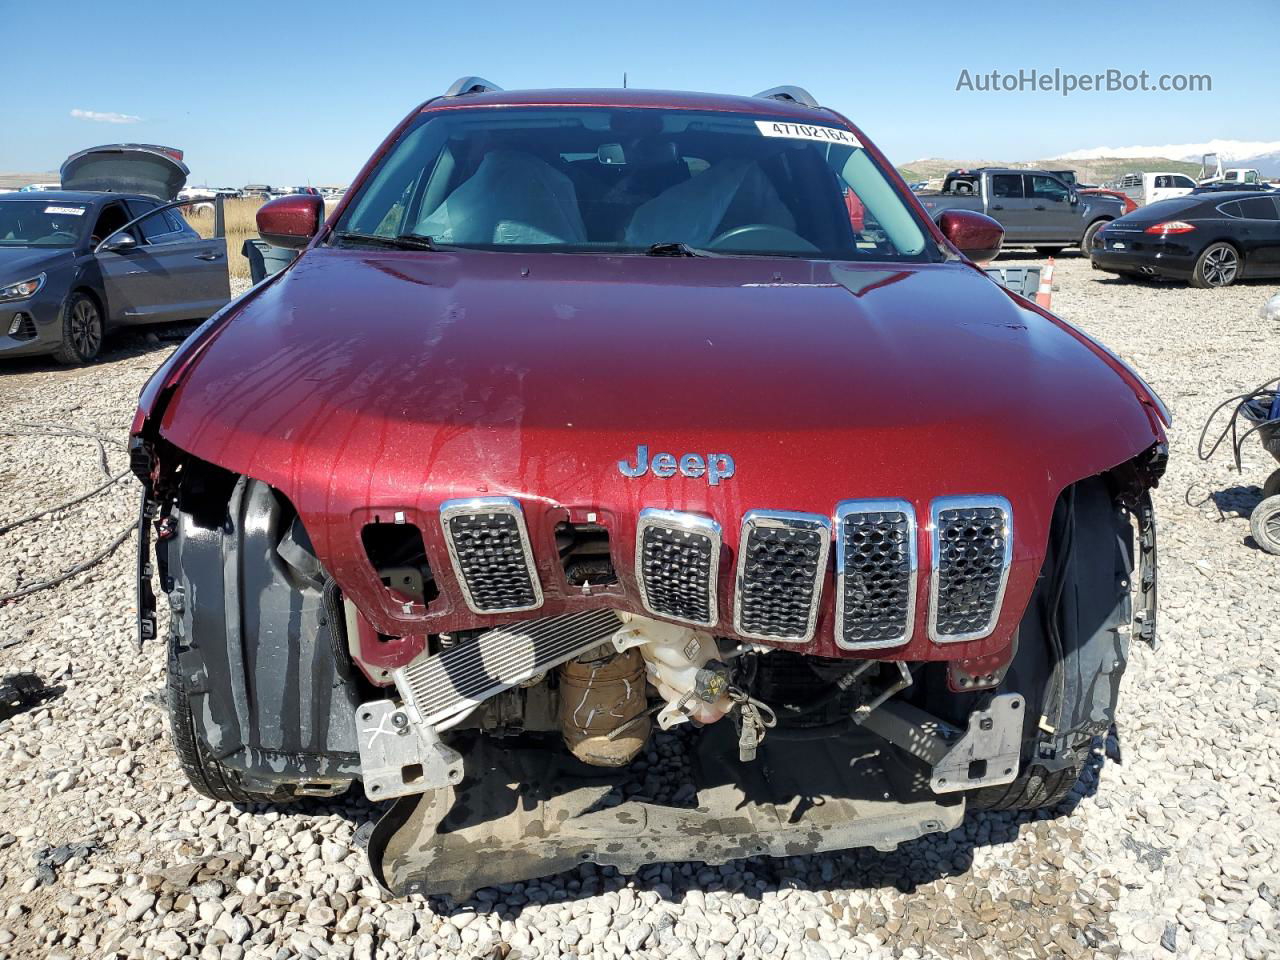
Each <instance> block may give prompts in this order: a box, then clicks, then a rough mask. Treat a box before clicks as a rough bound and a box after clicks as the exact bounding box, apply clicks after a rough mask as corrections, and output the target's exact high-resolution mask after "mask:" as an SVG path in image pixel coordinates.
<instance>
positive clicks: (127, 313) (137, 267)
mask: <svg viewBox="0 0 1280 960" xmlns="http://www.w3.org/2000/svg"><path fill="white" fill-rule="evenodd" d="M131 219H133V218H132V217H131V216H130V215H129V212H128V211H127V210H126V209H125V205H124V202H123V201H120V200H116V201H113V202H112V203H109V204H107V205H106V206H105V207H103V209H102V211H101V212H100V213H99V214H98V222H97V223H96V224H95V225H94V228H93V232H92V234H91V235H90V250H92V249H93V248H94V247H96V246H97V245H98V244H99V243H100V242H101V241H103V240H105V239H107V238H108V237H109V236H111V235H112V234H113V233H115V232H116V231H118V230H119V229H120V228H121V227H123V226H124V225H125V224H126V223H128V222H129V221H130V220H131ZM126 232H127V233H128V234H130V235H131V236H132V237H133V238H134V240H135V241H139V242H141V239H142V236H141V234H140V233H139V232H138V231H137V228H135V227H130V228H129V230H127V231H126ZM93 259H94V260H95V261H96V262H97V264H98V272H99V274H100V275H101V276H102V292H103V293H104V294H106V298H107V320H108V321H110V322H112V323H129V322H130V319H129V318H130V317H134V316H137V314H138V313H139V312H140V311H145V310H147V309H148V308H149V305H150V302H149V300H148V297H149V295H150V294H149V287H150V277H149V276H148V272H147V269H146V266H145V264H143V263H141V262H139V260H138V248H137V247H134V248H132V249H129V250H125V251H123V252H120V253H116V252H114V251H110V250H104V251H102V252H101V253H95V254H93Z"/></svg>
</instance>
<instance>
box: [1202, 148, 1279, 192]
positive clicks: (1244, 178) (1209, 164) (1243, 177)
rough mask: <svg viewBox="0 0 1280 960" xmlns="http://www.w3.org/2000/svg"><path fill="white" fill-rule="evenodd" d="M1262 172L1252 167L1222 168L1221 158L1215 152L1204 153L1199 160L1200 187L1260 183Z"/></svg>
mask: <svg viewBox="0 0 1280 960" xmlns="http://www.w3.org/2000/svg"><path fill="white" fill-rule="evenodd" d="M1262 180H1263V177H1262V174H1261V173H1259V172H1258V171H1257V170H1256V169H1255V168H1253V167H1228V168H1226V169H1223V166H1222V159H1221V158H1220V157H1219V156H1218V155H1217V154H1216V153H1206V154H1205V155H1204V157H1203V158H1202V159H1201V161H1200V183H1199V185H1200V186H1202V187H1212V186H1217V185H1218V184H1231V185H1240V186H1247V185H1250V184H1255V183H1261V182H1262Z"/></svg>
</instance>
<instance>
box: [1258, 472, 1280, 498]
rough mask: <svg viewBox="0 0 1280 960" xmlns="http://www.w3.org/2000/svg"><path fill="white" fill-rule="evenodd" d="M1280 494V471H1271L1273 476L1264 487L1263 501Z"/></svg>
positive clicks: (1268, 478)
mask: <svg viewBox="0 0 1280 960" xmlns="http://www.w3.org/2000/svg"><path fill="white" fill-rule="evenodd" d="M1277 494H1280V470H1273V471H1271V476H1269V477H1267V482H1266V483H1264V484H1263V485H1262V499H1263V500H1265V499H1267V498H1268V497H1274V496H1276V495H1277Z"/></svg>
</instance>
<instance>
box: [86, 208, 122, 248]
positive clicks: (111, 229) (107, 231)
mask: <svg viewBox="0 0 1280 960" xmlns="http://www.w3.org/2000/svg"><path fill="white" fill-rule="evenodd" d="M131 219H132V218H131V217H130V216H129V215H128V214H127V213H125V210H124V207H123V206H122V205H121V204H118V203H110V204H107V206H106V207H104V208H103V210H102V213H100V214H98V222H97V223H95V224H94V225H93V234H92V235H91V236H90V238H89V242H90V243H92V244H93V246H95V247H96V246H97V245H98V244H100V243H101V242H102V241H103V240H105V239H107V237H109V236H111V234H113V233H115V232H116V231H117V230H119V229H120V228H121V227H123V226H124V225H125V224H126V223H128V222H129V221H130V220H131Z"/></svg>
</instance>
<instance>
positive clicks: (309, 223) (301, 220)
mask: <svg viewBox="0 0 1280 960" xmlns="http://www.w3.org/2000/svg"><path fill="white" fill-rule="evenodd" d="M323 222H324V198H323V197H317V196H314V195H313V194H306V193H300V194H294V195H292V196H287V197H277V198H276V199H274V200H269V201H267V202H266V203H264V204H263V205H262V206H261V207H259V208H258V233H260V234H261V235H262V239H263V240H265V241H267V243H269V244H271V245H272V246H273V247H291V248H293V249H295V250H297V249H300V248H302V247H305V246H306V245H307V244H308V243H310V242H311V238H312V237H314V236H315V235H316V234H317V233H319V232H320V224H322V223H323Z"/></svg>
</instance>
